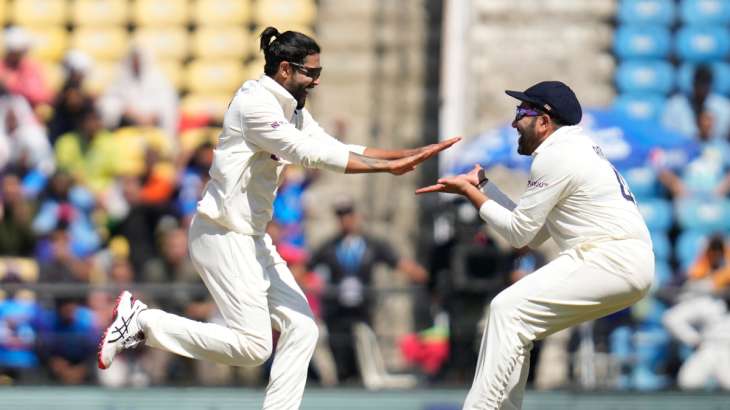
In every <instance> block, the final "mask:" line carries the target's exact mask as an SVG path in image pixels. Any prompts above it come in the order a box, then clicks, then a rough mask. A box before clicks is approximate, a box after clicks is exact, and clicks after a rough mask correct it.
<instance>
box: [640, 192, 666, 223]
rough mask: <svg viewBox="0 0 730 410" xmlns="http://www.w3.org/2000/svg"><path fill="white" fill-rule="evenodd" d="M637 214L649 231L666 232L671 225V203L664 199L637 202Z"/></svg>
mask: <svg viewBox="0 0 730 410" xmlns="http://www.w3.org/2000/svg"><path fill="white" fill-rule="evenodd" d="M639 212H641V216H643V217H644V221H646V226H647V227H648V228H649V230H650V231H666V230H668V229H669V227H670V226H671V225H672V203H671V202H670V201H667V200H666V199H658V198H657V199H650V200H646V201H639Z"/></svg>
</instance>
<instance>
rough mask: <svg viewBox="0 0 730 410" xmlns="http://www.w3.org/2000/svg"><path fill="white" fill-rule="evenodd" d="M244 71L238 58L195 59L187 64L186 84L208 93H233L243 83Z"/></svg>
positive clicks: (188, 86)
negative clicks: (242, 75)
mask: <svg viewBox="0 0 730 410" xmlns="http://www.w3.org/2000/svg"><path fill="white" fill-rule="evenodd" d="M242 72H243V67H242V66H241V63H240V62H239V61H238V60H230V59H228V60H222V59H221V60H208V59H205V60H195V61H193V62H191V63H190V64H188V66H187V71H186V73H185V79H184V86H185V88H186V89H187V90H189V91H194V92H204V93H206V94H210V93H220V92H223V93H232V92H233V91H234V90H235V89H237V88H238V86H239V85H240V84H241V74H242Z"/></svg>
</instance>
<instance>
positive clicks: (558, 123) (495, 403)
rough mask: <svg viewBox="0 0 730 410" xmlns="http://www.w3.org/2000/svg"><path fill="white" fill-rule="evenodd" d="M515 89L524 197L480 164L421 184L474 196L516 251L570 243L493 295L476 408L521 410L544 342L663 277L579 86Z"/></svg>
mask: <svg viewBox="0 0 730 410" xmlns="http://www.w3.org/2000/svg"><path fill="white" fill-rule="evenodd" d="M507 93H508V94H509V95H511V96H513V97H515V98H517V99H519V100H521V101H522V104H521V105H520V106H519V107H518V109H517V115H516V117H515V120H514V122H513V123H512V126H513V127H515V128H516V129H517V131H518V133H519V134H520V139H519V142H518V144H519V147H518V152H519V153H520V154H523V155H532V156H533V161H532V166H531V169H530V176H529V180H528V182H527V190H526V191H525V193H524V194H523V195H522V197H521V198H520V200H519V201H518V203H517V204H516V205H515V204H514V203H512V201H510V200H509V199H508V198H507V197H505V196H504V194H502V193H501V191H499V190H498V189H497V188H496V187H495V186H494V185H493V184H492V183H489V182H488V179H487V178H486V175H485V173H484V170H482V169H481V168H480V167H479V166H478V165H477V166H476V167H475V168H474V169H473V170H472V171H471V172H470V173H469V174H464V175H459V176H455V177H448V178H441V179H439V180H438V182H437V184H435V185H431V186H429V187H425V188H421V189H419V190H418V191H417V193H426V192H450V193H457V194H461V195H464V196H466V197H467V198H468V199H469V200H470V201H471V202H472V203H473V204H474V205H475V206H476V207H477V208H478V209H479V215H480V216H481V217H482V219H484V220H485V221H486V222H487V224H488V226H489V227H490V228H491V229H493V230H495V231H496V232H498V233H499V234H500V235H501V236H503V237H504V238H506V239H507V240H508V241H509V243H510V244H511V245H512V246H514V247H516V248H520V247H523V246H527V245H529V246H531V247H535V246H539V245H540V244H541V243H542V242H544V241H545V240H546V239H548V238H549V237H551V238H553V239H554V240H555V242H557V244H558V246H559V247H560V250H561V252H560V254H559V256H558V257H557V258H556V259H554V260H553V261H551V262H550V263H548V264H547V265H545V266H544V267H542V268H541V269H538V270H537V271H535V272H534V273H532V274H531V275H528V276H526V277H524V278H523V279H521V280H519V281H518V282H516V283H515V284H513V285H512V286H510V287H509V288H507V289H505V290H504V291H502V292H501V293H499V294H498V295H497V296H496V297H495V298H494V299H493V300H492V301H491V304H490V309H489V314H488V321H487V326H486V328H485V331H484V336H483V338H482V345H481V349H480V351H479V361H478V364H477V368H476V375H475V378H474V382H473V385H472V388H471V390H470V392H469V395H468V396H467V398H466V402H465V403H464V409H469V410H474V409H519V408H521V406H522V397H523V393H524V388H525V382H526V378H527V374H528V368H529V357H530V350H531V348H532V344H533V342H534V341H535V340H539V339H542V338H544V337H546V336H548V335H550V334H552V333H555V332H557V331H559V330H562V329H565V328H567V327H570V326H573V325H575V324H578V323H581V322H584V321H587V320H592V319H596V318H599V317H602V316H605V315H608V314H610V313H612V312H615V311H618V310H621V309H623V308H626V307H628V306H630V305H632V304H633V303H635V302H636V301H638V300H639V299H641V298H642V297H643V296H644V295H645V294H646V292H647V291H648V290H649V288H650V286H651V283H652V281H653V277H654V253H653V250H652V243H651V240H650V238H649V232H648V230H647V228H646V224H645V223H644V220H643V218H642V216H641V215H640V214H639V211H638V209H637V206H636V203H635V200H634V198H633V195H632V194H631V191H630V190H629V188H628V186H627V185H626V182H625V181H624V180H623V178H622V177H621V175H620V174H619V173H618V171H616V169H615V168H614V167H613V166H612V165H611V163H610V162H609V161H608V160H607V159H606V157H605V156H604V155H603V153H602V152H601V149H600V147H599V146H598V145H597V144H596V143H594V142H593V141H591V139H590V138H589V137H588V136H587V135H586V134H585V133H584V132H583V131H582V130H581V128H580V127H578V126H575V124H577V123H579V122H580V118H581V116H582V111H581V108H580V104H579V102H578V100H577V98H576V97H575V94H574V93H573V91H572V90H570V88H569V87H568V86H566V85H565V84H563V83H561V82H557V81H546V82H541V83H538V84H536V85H534V86H532V87H530V88H528V89H527V90H526V91H525V92H515V91H507ZM480 188H481V189H480Z"/></svg>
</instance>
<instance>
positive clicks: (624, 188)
mask: <svg viewBox="0 0 730 410" xmlns="http://www.w3.org/2000/svg"><path fill="white" fill-rule="evenodd" d="M611 168H613V173H614V174H616V179H617V180H618V185H619V187H621V196H623V197H624V199H625V200H627V201H631V202H633V203H634V204H635V203H636V199H634V194H632V193H631V190H630V189H629V187H628V185H627V184H626V180H625V179H624V177H622V176H621V174H619V172H618V170H617V169H616V168H615V167H614V166H613V165H611Z"/></svg>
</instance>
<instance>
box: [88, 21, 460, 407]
mask: <svg viewBox="0 0 730 410" xmlns="http://www.w3.org/2000/svg"><path fill="white" fill-rule="evenodd" d="M261 49H262V50H263V52H264V55H265V59H266V65H265V69H264V71H265V74H264V75H263V76H262V77H261V78H259V79H258V80H252V81H246V82H245V83H244V84H243V86H242V87H241V88H240V89H239V90H238V91H237V92H236V94H235V96H234V97H233V100H232V101H231V103H230V105H229V107H228V111H227V112H226V114H225V117H224V120H223V131H222V133H221V135H220V137H219V140H218V144H217V146H216V148H215V151H214V159H213V164H212V166H211V169H210V177H211V179H210V182H208V184H207V186H206V188H205V191H204V193H203V198H202V199H201V200H200V202H199V203H198V209H197V214H196V215H195V217H194V218H193V221H192V223H191V226H190V235H189V242H188V245H189V249H190V256H191V259H192V261H193V263H194V264H195V266H196V269H197V270H198V273H199V274H200V276H201V278H202V279H203V282H204V283H205V285H206V286H207V288H208V290H209V291H210V293H211V295H212V296H213V299H214V301H215V303H216V305H217V307H218V309H219V311H220V313H221V315H222V316H223V318H224V319H225V321H226V326H221V325H218V324H213V323H201V322H196V321H192V320H189V319H186V318H183V317H179V316H176V315H173V314H170V313H167V312H164V311H161V310H156V309H146V305H145V304H143V303H142V302H140V301H138V300H134V298H133V297H132V295H131V294H130V293H129V292H126V291H125V292H122V294H121V295H120V297H119V300H118V302H117V307H116V310H115V314H114V320H113V323H112V324H111V326H110V327H109V328H108V329H107V331H106V332H105V334H104V336H103V337H102V340H101V344H100V347H99V354H98V360H99V367H100V368H102V369H104V368H108V367H109V366H110V365H111V363H112V360H113V359H114V356H115V355H116V354H117V353H119V352H120V351H121V350H123V349H124V348H128V347H133V346H135V345H138V344H140V343H142V342H144V343H146V344H147V345H149V346H153V347H157V348H160V349H164V350H167V351H170V352H173V353H177V354H179V355H182V356H186V357H191V358H196V359H205V360H211V361H215V362H218V363H222V364H227V365H233V366H257V365H261V364H263V363H264V362H266V360H267V359H268V358H269V357H270V356H271V354H272V330H271V329H272V327H274V328H276V329H277V330H279V331H280V332H281V337H280V338H279V339H278V344H277V347H276V357H275V359H274V362H273V366H272V368H271V378H270V382H269V385H268V387H267V389H266V397H265V399H264V403H263V408H264V409H272V410H273V409H275V410H287V409H298V408H299V406H300V403H301V400H302V394H303V391H304V385H305V383H306V378H307V368H308V365H309V361H310V358H311V357H312V354H313V352H314V348H315V346H316V344H317V339H318V328H317V324H316V323H315V321H314V319H313V316H312V312H311V310H310V308H309V305H308V304H307V300H306V298H305V296H304V294H303V292H302V290H301V289H300V288H299V286H298V285H297V284H296V282H295V280H294V277H293V276H292V273H291V272H290V271H289V269H288V268H287V265H286V263H285V262H284V260H283V259H282V258H281V257H280V256H279V254H278V253H277V252H276V249H275V248H274V245H273V244H272V241H271V238H270V237H269V236H268V235H267V234H266V225H267V223H268V222H269V221H270V220H271V216H272V205H273V201H274V197H275V195H276V190H277V184H278V182H279V178H280V176H281V173H282V170H283V169H284V167H285V166H286V165H287V164H298V165H302V166H304V167H311V168H323V169H328V170H331V171H336V172H344V173H368V172H389V173H391V174H395V175H400V174H404V173H406V172H409V171H412V170H413V169H414V168H415V167H416V165H417V164H419V163H421V162H423V161H425V160H427V159H428V158H430V157H432V156H434V155H436V154H437V153H438V152H440V151H442V150H444V149H446V148H448V147H450V146H451V145H453V144H455V143H456V142H458V140H459V138H452V139H449V140H447V141H444V142H441V143H438V144H432V145H428V146H424V147H420V148H415V149H410V150H394V151H391V150H381V149H376V148H366V147H362V146H354V145H350V146H348V145H345V144H343V143H341V142H339V141H338V140H337V139H335V138H333V137H331V136H329V135H328V134H327V133H326V132H325V131H324V130H322V128H321V127H320V126H319V125H318V124H317V122H316V121H314V119H313V118H312V116H311V115H310V114H309V112H308V111H307V110H306V109H305V108H304V105H305V102H306V98H307V94H308V92H309V91H310V90H311V89H312V88H314V87H316V86H317V85H318V84H319V75H320V72H321V71H322V67H321V66H320V62H319V61H320V58H319V53H320V48H319V46H318V45H317V43H316V42H315V41H314V40H313V39H311V38H310V37H308V36H306V35H304V34H301V33H298V32H294V31H286V32H284V33H279V31H278V30H276V29H275V28H273V27H268V28H266V29H265V30H264V31H263V32H262V34H261Z"/></svg>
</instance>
